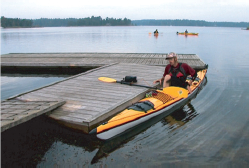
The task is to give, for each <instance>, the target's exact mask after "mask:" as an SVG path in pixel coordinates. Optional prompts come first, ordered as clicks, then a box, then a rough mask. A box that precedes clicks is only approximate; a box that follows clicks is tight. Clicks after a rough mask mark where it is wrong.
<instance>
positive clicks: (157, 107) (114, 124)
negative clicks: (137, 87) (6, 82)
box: [90, 69, 207, 140]
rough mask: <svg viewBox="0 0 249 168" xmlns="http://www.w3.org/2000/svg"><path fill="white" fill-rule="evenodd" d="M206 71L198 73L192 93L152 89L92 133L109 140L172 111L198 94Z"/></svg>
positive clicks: (177, 88) (182, 90) (174, 89)
mask: <svg viewBox="0 0 249 168" xmlns="http://www.w3.org/2000/svg"><path fill="white" fill-rule="evenodd" d="M206 73H207V70H206V69H205V70H201V71H199V72H198V73H197V78H196V80H195V81H194V82H193V83H192V85H191V90H192V93H189V91H188V90H186V89H184V88H180V87H173V86H172V87H167V88H164V89H163V90H154V91H151V92H150V93H151V94H149V95H148V94H147V95H146V97H145V98H144V99H142V100H140V101H139V102H137V103H135V104H133V105H131V106H129V107H128V108H126V109H125V110H123V111H122V112H120V113H119V114H117V115H116V116H114V117H113V118H111V119H110V120H109V121H107V122H105V123H103V124H101V125H99V126H98V127H97V128H95V129H93V130H92V131H91V132H90V134H96V136H97V137H98V138H99V139H103V140H107V139H110V138H113V137H115V136H118V135H120V134H122V133H124V132H127V131H129V130H131V129H132V128H134V127H135V126H137V125H139V124H141V123H143V122H145V121H147V120H149V119H151V118H153V117H155V116H157V115H159V114H162V113H165V112H168V113H169V114H170V113H172V112H173V111H175V110H177V109H179V108H181V107H182V106H184V105H185V104H186V103H187V102H188V101H189V100H190V99H192V98H194V97H195V96H196V95H197V93H198V92H199V90H200V89H201V86H202V85H203V83H204V82H203V81H204V80H206V78H205V76H206Z"/></svg>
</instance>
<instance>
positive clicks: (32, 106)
mask: <svg viewBox="0 0 249 168" xmlns="http://www.w3.org/2000/svg"><path fill="white" fill-rule="evenodd" d="M64 103H65V101H47V100H46V101H21V100H18V99H11V100H5V101H2V102H1V132H3V131H5V130H7V129H9V128H12V127H14V126H17V125H19V124H21V123H24V122H26V121H28V120H31V119H32V118H34V117H37V116H39V115H42V114H44V113H47V112H50V111H51V110H53V109H55V108H57V107H59V106H61V105H62V104H64Z"/></svg>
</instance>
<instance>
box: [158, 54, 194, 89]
mask: <svg viewBox="0 0 249 168" xmlns="http://www.w3.org/2000/svg"><path fill="white" fill-rule="evenodd" d="M166 60H168V61H169V64H168V65H167V66H166V67H165V71H164V74H163V77H162V78H161V79H158V80H155V81H154V82H153V83H154V84H155V83H157V82H160V85H161V84H163V88H165V87H169V86H170V85H171V86H177V87H182V88H185V89H188V91H189V92H190V93H191V92H192V91H191V89H190V86H191V85H192V82H193V81H194V80H195V78H196V76H197V73H196V71H195V70H194V69H193V68H191V67H190V66H189V65H188V64H186V63H179V62H178V60H177V54H176V53H174V52H170V53H169V54H168V55H167V57H166ZM188 75H191V77H192V79H191V80H190V81H189V82H186V79H187V76H188Z"/></svg>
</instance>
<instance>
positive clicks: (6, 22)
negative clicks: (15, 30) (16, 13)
mask: <svg viewBox="0 0 249 168" xmlns="http://www.w3.org/2000/svg"><path fill="white" fill-rule="evenodd" d="M32 25H33V21H32V20H30V19H18V18H5V17H4V16H2V17H1V27H4V28H7V27H32Z"/></svg>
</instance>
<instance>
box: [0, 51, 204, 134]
mask: <svg viewBox="0 0 249 168" xmlns="http://www.w3.org/2000/svg"><path fill="white" fill-rule="evenodd" d="M165 57H166V54H143V53H141V54H128V53H57V54H49V53H45V54H7V55H2V58H1V59H2V60H1V61H2V62H1V64H2V68H4V67H39V66H41V67H61V66H62V67H63V66H64V67H71V66H73V67H75V66H79V67H98V68H95V69H92V70H89V71H86V72H84V73H81V74H78V75H75V76H72V77H69V78H66V79H64V80H62V81H59V82H56V83H53V84H51V85H48V86H44V87H42V88H39V89H36V90H33V91H29V92H26V93H23V94H20V95H17V96H15V97H12V98H10V99H8V100H6V101H3V102H2V103H1V104H2V108H1V109H2V114H1V120H2V125H1V127H2V131H4V130H7V129H8V128H11V127H12V126H15V125H18V124H20V123H22V122H25V121H27V120H29V119H32V118H33V117H35V116H38V115H40V114H44V113H47V112H49V111H52V112H50V113H49V114H48V116H49V117H50V118H52V119H54V120H57V121H58V122H59V123H61V124H63V125H65V126H67V127H71V128H74V129H78V130H82V131H83V132H85V133H88V132H89V131H90V130H91V129H92V128H95V127H96V126H98V125H99V124H100V123H103V122H104V121H105V120H107V119H109V118H110V117H112V116H113V115H115V114H117V113H118V112H120V111H122V110H123V109H124V108H126V107H127V106H129V105H131V104H133V103H135V102H137V101H138V100H140V99H142V98H143V97H144V96H145V93H146V92H147V91H148V90H149V89H147V88H144V87H137V86H128V85H123V84H119V83H104V82H101V81H99V80H98V78H99V77H102V76H104V77H110V78H114V79H116V80H122V79H123V78H124V77H125V76H128V75H130V76H137V79H138V82H137V84H138V85H147V86H153V81H154V80H156V79H159V78H161V77H162V75H163V72H164V68H165V65H166V64H167V61H166V60H165ZM179 60H180V61H181V62H186V63H188V64H189V65H190V66H192V67H194V68H195V69H204V68H205V67H206V65H205V64H204V62H203V61H202V60H201V59H200V58H199V57H198V56H197V55H195V54H180V55H179ZM39 102H40V103H41V102H42V103H44V102H45V104H46V108H45V107H44V108H40V109H37V106H36V104H37V103H39ZM64 102H65V104H63V103H64ZM62 104H63V105H62ZM39 106H40V107H41V106H42V105H39ZM55 108H56V109H55ZM25 110H26V111H25ZM27 110H30V113H29V112H27ZM13 114H14V115H13ZM29 114H30V115H29ZM15 116H16V117H15ZM20 116H21V117H20ZM3 121H4V122H3ZM3 123H5V125H4V124H3Z"/></svg>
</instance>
